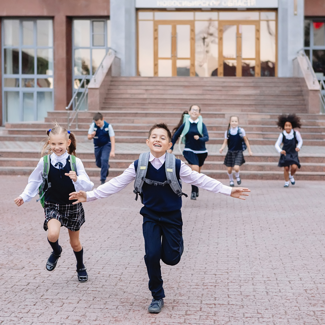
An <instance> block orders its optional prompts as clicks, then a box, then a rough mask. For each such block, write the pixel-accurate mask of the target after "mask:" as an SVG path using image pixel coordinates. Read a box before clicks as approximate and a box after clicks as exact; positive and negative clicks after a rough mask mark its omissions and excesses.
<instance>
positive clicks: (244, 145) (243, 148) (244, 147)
mask: <svg viewBox="0 0 325 325" xmlns="http://www.w3.org/2000/svg"><path fill="white" fill-rule="evenodd" d="M237 134H239V136H240V137H241V138H242V143H241V147H242V150H243V151H245V150H246V149H247V145H246V143H245V141H244V136H243V134H242V132H241V128H240V127H239V126H238V132H237ZM229 136H230V130H228V135H227V138H228V139H229Z"/></svg>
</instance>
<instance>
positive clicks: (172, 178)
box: [133, 152, 187, 201]
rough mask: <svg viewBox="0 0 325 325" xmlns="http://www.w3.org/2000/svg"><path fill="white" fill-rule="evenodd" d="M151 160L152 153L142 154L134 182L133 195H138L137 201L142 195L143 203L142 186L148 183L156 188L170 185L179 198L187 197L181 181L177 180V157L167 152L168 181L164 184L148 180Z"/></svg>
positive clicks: (166, 168)
mask: <svg viewBox="0 0 325 325" xmlns="http://www.w3.org/2000/svg"><path fill="white" fill-rule="evenodd" d="M149 158H150V152H145V153H142V154H141V155H140V157H139V160H138V168H137V175H136V178H135V181H134V190H133V193H134V194H135V195H136V197H135V200H137V199H138V195H139V194H140V197H141V201H142V186H143V183H144V182H146V183H147V184H149V185H155V186H158V185H160V186H165V185H169V186H170V187H171V189H172V190H173V192H174V193H175V194H177V195H178V196H182V195H184V196H186V197H187V194H185V193H183V191H182V187H181V185H180V184H179V180H178V179H177V176H176V158H175V156H174V155H173V154H171V153H168V152H166V161H165V170H166V177H167V180H166V181H165V182H163V183H162V182H158V181H153V180H151V179H148V178H146V176H147V171H148V164H149Z"/></svg>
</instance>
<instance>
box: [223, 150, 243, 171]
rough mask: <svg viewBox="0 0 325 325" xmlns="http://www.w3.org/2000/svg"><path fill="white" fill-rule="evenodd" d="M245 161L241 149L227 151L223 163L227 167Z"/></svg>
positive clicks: (238, 164) (239, 164)
mask: <svg viewBox="0 0 325 325" xmlns="http://www.w3.org/2000/svg"><path fill="white" fill-rule="evenodd" d="M244 163H245V159H244V155H243V151H242V150H238V151H229V150H228V152H227V154H226V157H225V161H224V165H226V166H227V167H234V166H241V165H242V164H244Z"/></svg>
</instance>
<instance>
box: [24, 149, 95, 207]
mask: <svg viewBox="0 0 325 325" xmlns="http://www.w3.org/2000/svg"><path fill="white" fill-rule="evenodd" d="M68 156H69V154H68V153H67V152H65V153H64V154H63V155H61V156H57V155H56V154H55V153H52V154H51V155H50V160H51V165H52V166H53V167H55V168H57V169H59V167H56V166H55V164H57V163H58V162H60V163H61V164H62V167H64V166H65V165H66V162H67V158H68ZM76 165H77V173H78V176H77V181H76V182H73V180H71V182H73V185H74V187H75V189H76V191H90V190H91V189H92V188H93V187H94V183H93V182H92V181H91V180H90V179H89V177H88V175H87V173H86V171H85V168H84V165H83V163H82V161H81V160H80V159H79V158H77V157H76ZM43 168H44V162H43V158H41V159H40V161H39V162H38V164H37V166H36V168H35V169H34V171H33V172H32V173H31V174H30V176H29V178H28V184H27V186H26V187H25V190H24V192H23V193H22V194H21V195H20V197H21V198H22V199H23V200H24V202H29V201H30V200H31V199H32V198H33V197H34V196H35V195H37V194H38V188H39V186H40V185H41V184H42V181H43V178H42V174H43ZM64 177H69V176H64Z"/></svg>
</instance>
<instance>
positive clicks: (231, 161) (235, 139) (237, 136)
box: [219, 116, 253, 186]
mask: <svg viewBox="0 0 325 325" xmlns="http://www.w3.org/2000/svg"><path fill="white" fill-rule="evenodd" d="M238 123H239V118H238V117H237V116H231V117H230V119H229V124H228V129H227V131H226V132H225V139H224V141H223V144H222V146H221V148H220V150H219V152H220V153H222V151H223V149H224V148H225V147H226V145H228V152H227V155H226V157H225V161H224V165H226V166H227V171H228V177H229V186H234V178H233V175H232V169H234V170H235V176H236V181H237V184H238V185H240V184H241V178H240V174H239V169H240V166H241V165H243V164H244V163H245V159H244V155H243V150H245V148H243V141H244V143H245V145H246V147H247V149H248V153H249V155H250V156H251V155H252V154H253V153H252V150H251V147H250V145H249V141H248V139H247V137H246V132H245V130H244V129H243V128H240V127H239V126H238Z"/></svg>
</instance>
